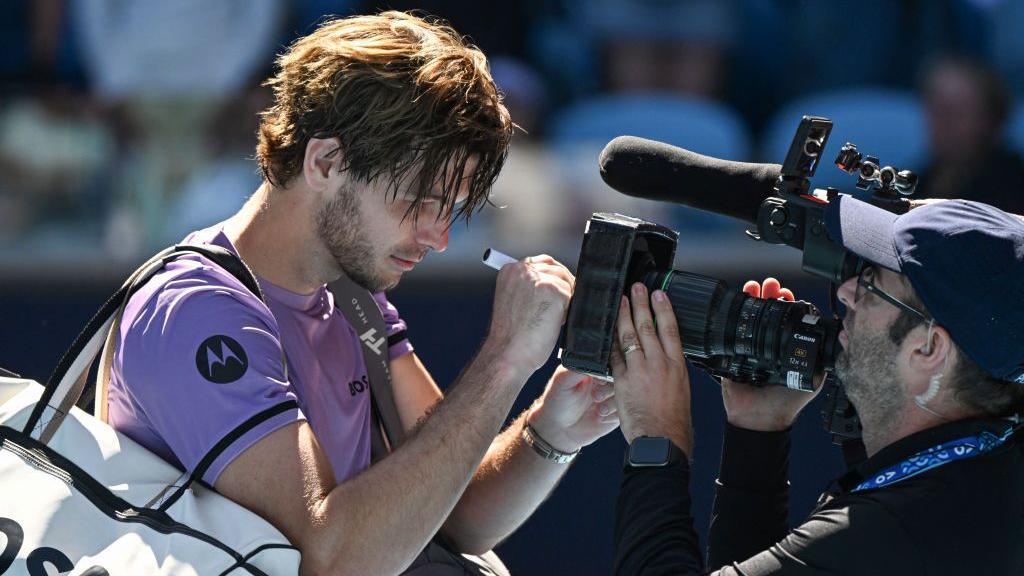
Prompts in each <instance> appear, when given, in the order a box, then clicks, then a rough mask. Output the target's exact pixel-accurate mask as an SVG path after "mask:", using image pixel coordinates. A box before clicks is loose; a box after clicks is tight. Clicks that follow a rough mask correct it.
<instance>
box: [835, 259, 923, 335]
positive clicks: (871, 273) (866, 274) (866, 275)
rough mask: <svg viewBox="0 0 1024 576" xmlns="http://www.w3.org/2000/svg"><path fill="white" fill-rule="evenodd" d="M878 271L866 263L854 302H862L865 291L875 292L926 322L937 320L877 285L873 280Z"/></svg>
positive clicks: (854, 295)
mask: <svg viewBox="0 0 1024 576" xmlns="http://www.w3.org/2000/svg"><path fill="white" fill-rule="evenodd" d="M876 273H877V272H876V270H875V267H874V266H871V265H870V264H868V265H865V266H864V268H862V269H861V271H860V274H858V275H857V289H856V290H855V291H854V293H853V301H854V302H860V299H861V298H862V297H863V296H864V291H868V292H871V293H872V294H874V295H875V296H878V297H879V298H881V299H882V300H885V301H886V302H888V303H889V304H892V305H893V306H895V307H897V308H899V309H900V310H904V311H906V312H909V313H911V314H913V315H915V316H917V317H919V318H921V320H923V321H924V322H927V323H929V324H930V323H933V322H934V321H935V319H934V318H931V317H929V316H928V315H927V314H925V313H924V312H921V311H920V310H918V309H916V308H914V307H913V306H911V305H909V304H906V303H905V302H902V301H900V300H899V299H897V298H896V297H895V296H893V295H891V294H889V293H887V292H886V291H885V290H882V289H881V288H879V287H878V286H877V285H875V283H874V282H873V280H874V278H875V274H876ZM862 289H863V290H862Z"/></svg>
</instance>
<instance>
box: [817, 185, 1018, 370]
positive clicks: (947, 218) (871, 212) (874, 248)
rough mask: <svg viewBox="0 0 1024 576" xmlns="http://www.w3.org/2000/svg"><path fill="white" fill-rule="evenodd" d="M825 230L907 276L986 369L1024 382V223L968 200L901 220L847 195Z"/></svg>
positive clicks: (828, 212)
mask: <svg viewBox="0 0 1024 576" xmlns="http://www.w3.org/2000/svg"><path fill="white" fill-rule="evenodd" d="M825 226H826V228H827V229H828V233H829V236H830V237H831V238H832V240H833V241H835V242H838V243H840V244H842V245H843V247H845V248H846V249H847V250H849V251H850V252H853V253H854V254H856V255H858V256H860V257H861V258H863V259H865V260H867V261H868V262H871V263H872V264H876V265H878V266H882V267H884V268H888V269H889V270H892V271H893V272H897V273H899V274H903V275H905V276H906V277H907V278H908V279H909V280H910V284H911V285H912V286H913V287H914V290H915V291H917V294H918V296H920V298H921V301H922V302H924V305H925V307H927V308H928V311H929V312H930V313H931V315H932V316H933V317H934V318H935V321H936V323H937V324H939V325H941V326H943V327H945V328H946V330H948V331H949V334H950V336H952V337H953V341H955V342H956V343H957V345H958V346H959V347H960V349H961V350H963V351H964V353H966V354H967V355H968V356H969V357H970V358H971V359H972V360H974V362H975V363H977V364H978V366H980V367H981V368H982V369H983V370H985V371H987V372H988V373H990V374H992V375H993V376H995V377H996V378H1000V379H1003V380H1008V381H1010V382H1016V383H1018V384H1024V219H1022V218H1020V217H1018V216H1015V215H1012V214H1007V213H1006V212H1003V211H1002V210H999V209H998V208H994V207H992V206H989V205H987V204H982V203H980V202H971V201H967V200H948V201H943V202H935V203H931V204H926V205H924V206H920V207H918V208H914V209H913V210H910V211H909V212H907V213H906V214H902V215H898V214H893V213H892V212H889V211H887V210H883V209H881V208H878V207H876V206H874V205H872V204H868V203H867V202H862V201H860V200H857V199H856V198H853V197H852V196H846V195H841V196H839V197H838V198H835V199H834V200H832V201H831V202H830V203H829V205H828V206H827V207H826V209H825Z"/></svg>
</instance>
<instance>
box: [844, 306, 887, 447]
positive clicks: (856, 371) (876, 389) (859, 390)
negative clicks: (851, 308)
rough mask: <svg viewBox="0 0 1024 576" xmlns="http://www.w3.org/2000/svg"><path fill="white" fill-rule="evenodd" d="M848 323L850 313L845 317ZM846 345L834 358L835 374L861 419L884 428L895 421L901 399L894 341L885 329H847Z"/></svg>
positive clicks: (851, 323) (851, 318)
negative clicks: (869, 330) (865, 330)
mask: <svg viewBox="0 0 1024 576" xmlns="http://www.w3.org/2000/svg"><path fill="white" fill-rule="evenodd" d="M847 320H848V322H849V323H848V324H847V325H848V326H852V325H853V316H852V315H849V316H848V317H847ZM846 334H847V337H848V339H847V342H848V344H847V347H846V348H844V349H843V350H842V351H841V352H840V353H839V355H838V356H837V357H836V366H835V370H836V376H837V377H838V378H839V381H840V382H841V383H842V385H843V387H844V388H845V389H846V395H847V396H848V397H849V399H850V402H851V403H852V404H853V406H854V408H856V409H857V414H858V415H859V416H860V418H861V420H862V421H865V422H867V423H869V424H871V425H873V426H875V427H876V428H877V427H884V426H886V425H887V423H888V424H890V425H891V424H892V423H893V422H895V420H894V419H895V418H896V416H897V415H898V414H899V412H900V409H901V406H902V403H903V398H902V397H901V394H900V385H899V375H898V373H897V370H896V364H895V359H896V355H897V349H896V344H895V343H893V341H892V339H891V338H890V337H889V334H888V332H886V331H881V332H863V333H857V334H856V335H855V334H854V333H853V332H852V331H851V330H849V329H847V331H846Z"/></svg>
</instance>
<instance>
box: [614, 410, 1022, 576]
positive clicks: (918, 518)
mask: <svg viewBox="0 0 1024 576" xmlns="http://www.w3.org/2000/svg"><path fill="white" fill-rule="evenodd" d="M1008 426H1009V423H1008V422H1007V421H1005V420H962V421H959V422H952V423H949V424H945V425H942V426H938V427H935V428H931V429H929V430H925V431H922V432H918V433H916V434H913V435H911V436H908V437H906V438H903V439H901V440H899V441H897V442H894V443H893V444H891V445H889V446H887V447H886V448H884V449H883V450H881V451H879V452H878V453H877V454H875V455H874V456H872V457H871V458H869V459H867V460H865V461H864V462H863V463H862V464H860V465H859V466H857V467H856V469H854V470H852V471H850V472H849V473H847V474H846V475H845V476H843V477H842V478H840V479H839V480H837V481H836V482H835V483H834V485H833V487H832V488H831V489H830V490H829V491H828V492H826V493H825V494H824V495H823V496H822V499H821V500H820V501H819V504H818V507H817V508H816V509H815V510H814V511H813V512H812V513H811V515H810V516H809V517H808V518H807V520H806V521H805V522H804V523H803V524H801V525H800V526H799V527H797V528H794V529H793V530H789V529H788V527H787V526H786V516H787V510H788V503H787V500H788V483H787V481H786V476H787V468H788V465H789V462H788V459H789V432H788V431H787V432H777V433H762V432H752V431H749V430H743V429H740V428H735V427H732V426H728V425H727V427H726V433H725V440H724V445H723V453H722V465H721V471H720V476H719V480H718V482H717V487H716V493H715V505H714V512H713V517H712V523H711V530H710V532H709V534H708V564H709V567H710V568H711V569H712V570H717V571H716V572H714V574H720V575H722V576H726V575H728V576H738V575H745V576H761V575H767V574H775V575H783V574H785V575H795V574H851V575H852V574H858V575H860V574H870V575H884V574H894V575H895V574H899V575H914V574H929V575H944V574H950V575H952V574H956V575H965V574H972V575H973V574H999V575H1011V574H1012V575H1024V443H1022V442H1021V436H1022V434H1021V433H1020V432H1018V433H1016V434H1014V435H1013V436H1011V437H1010V439H1009V440H1008V441H1007V442H1006V443H1005V444H1003V445H1002V446H1001V447H999V448H997V449H995V450H993V451H992V452H989V453H986V454H982V455H979V456H976V457H973V458H968V459H964V460H958V461H954V462H950V463H948V464H945V465H942V466H939V467H937V468H933V469H931V470H928V471H927V472H923V473H921V474H918V475H917V476H913V477H910V478H906V479H904V480H901V481H899V482H896V483H894V484H890V485H887V486H883V487H881V488H876V489H870V490H862V491H857V492H850V490H851V489H852V488H853V487H854V486H856V485H857V484H859V483H860V482H861V481H862V480H863V479H865V478H871V477H873V476H875V475H877V474H878V473H879V472H881V471H883V470H885V469H887V468H889V467H890V466H893V465H895V464H898V463H900V462H902V461H904V460H906V459H907V458H908V457H910V456H912V455H914V454H916V453H918V452H921V451H922V450H925V449H927V448H930V447H932V446H936V445H938V444H941V443H944V442H949V441H952V440H956V439H958V438H962V437H965V436H970V435H974V434H978V433H980V432H981V431H984V430H987V431H990V432H992V433H993V434H996V435H1001V434H1002V433H1003V432H1004V431H1005V430H1007V428H1008ZM689 475H690V471H689V465H688V464H687V462H686V460H685V459H681V461H680V462H678V463H676V464H674V465H671V466H669V467H666V468H639V469H632V468H627V469H626V471H625V474H624V476H623V481H622V490H621V492H620V494H619V501H618V504H617V507H616V519H615V541H616V549H615V573H616V574H618V575H627V574H629V575H632V574H643V575H645V576H649V575H662V574H673V575H680V574H703V573H705V569H704V566H703V562H702V561H701V555H700V551H699V548H698V544H697V534H696V532H695V531H694V529H693V521H692V518H691V516H690V497H689V493H688V484H689Z"/></svg>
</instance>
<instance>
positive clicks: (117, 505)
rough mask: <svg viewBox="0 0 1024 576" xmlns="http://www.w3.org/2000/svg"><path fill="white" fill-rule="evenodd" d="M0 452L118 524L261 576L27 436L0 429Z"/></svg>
mask: <svg viewBox="0 0 1024 576" xmlns="http://www.w3.org/2000/svg"><path fill="white" fill-rule="evenodd" d="M0 450H7V451H8V452H11V453H12V454H14V455H16V456H18V457H20V458H22V459H23V460H26V461H27V462H28V463H29V464H31V465H32V466H34V467H35V468H37V469H38V470H40V471H41V472H45V473H47V474H50V475H51V476H53V477H55V478H57V479H59V480H61V481H63V482H65V483H67V484H69V485H70V486H71V487H73V488H74V489H75V490H77V491H78V492H79V493H80V494H81V495H82V496H85V497H86V499H88V500H89V502H91V503H92V505H93V506H95V507H96V509H97V510H99V511H100V512H103V513H104V514H105V515H106V516H108V517H109V518H111V519H113V520H115V521H117V522H126V523H137V524H143V525H144V526H146V527H147V528H150V529H152V530H155V531H156V532H159V533H161V534H182V535H184V536H189V537H192V538H195V539H196V540H199V541H201V542H204V543H206V544H209V545H211V546H213V547H215V548H218V549H220V550H221V551H223V552H224V553H225V554H227V555H228V556H230V557H231V558H232V559H234V561H235V562H236V563H241V564H245V566H244V567H245V568H246V569H247V570H249V571H250V573H252V574H256V575H257V576H260V575H263V573H262V572H261V571H259V570H258V569H255V567H252V566H249V565H248V564H247V563H246V562H245V557H243V556H242V554H241V553H239V552H238V551H236V550H234V549H233V548H231V547H230V546H228V545H227V544H224V543H223V542H221V541H220V540H217V539H216V538H214V537H213V536H210V535H209V534H206V533H204V532H200V531H198V530H195V529H193V528H190V527H188V526H186V525H184V524H182V523H180V522H177V521H175V520H174V519H173V518H171V517H170V516H169V515H167V513H166V512H163V511H160V510H153V509H150V508H135V507H133V506H132V505H131V504H129V503H128V502H126V501H125V500H124V499H122V498H120V497H118V496H117V495H115V494H114V493H113V492H111V491H110V490H109V489H107V487H106V486H104V485H103V484H100V483H99V482H98V481H96V479H95V478H93V477H92V476H90V475H89V474H88V473H87V472H86V471H85V470H82V469H81V468H79V467H78V465H77V464H75V463H74V462H72V461H71V460H68V459H67V458H65V457H64V456H61V455H60V453H58V452H57V451H55V450H53V449H52V448H50V447H49V446H47V445H46V444H43V443H42V442H39V441H37V440H35V439H34V438H32V437H31V436H30V435H28V434H25V433H23V432H21V431H19V430H15V429H13V428H10V427H8V426H0ZM241 564H240V565H241ZM254 570H255V571H254ZM264 576H265V575H264Z"/></svg>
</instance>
